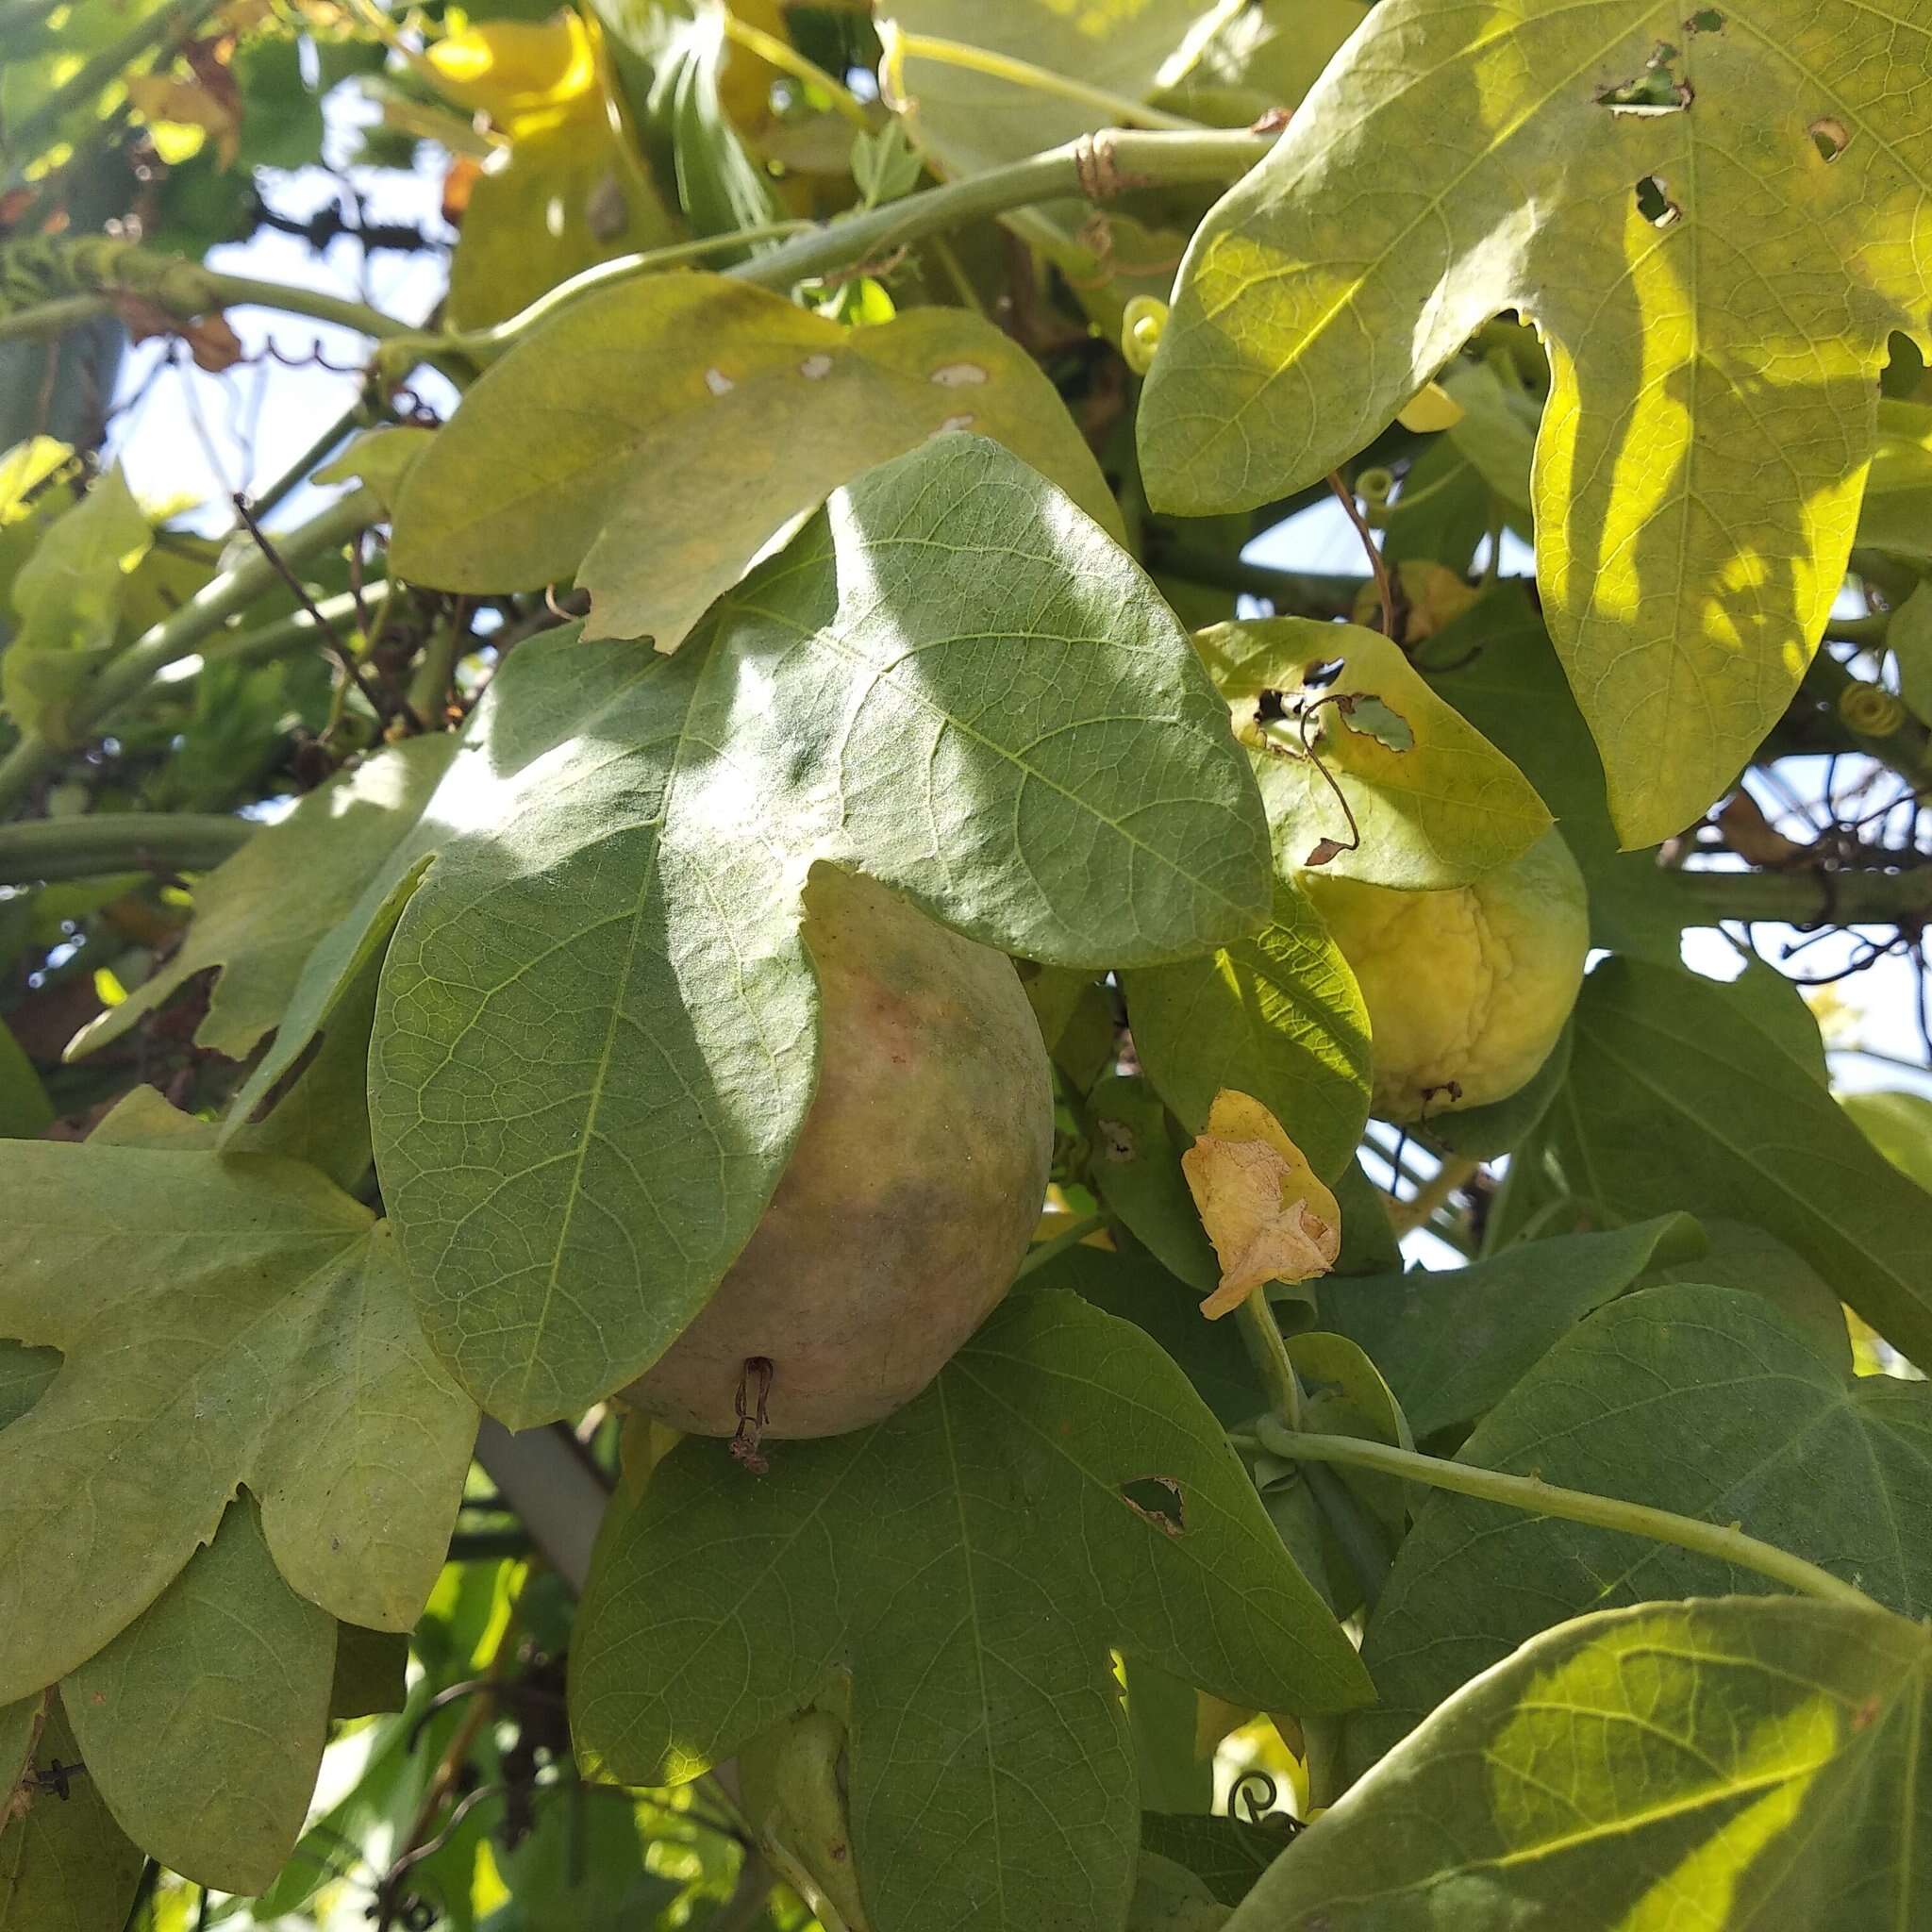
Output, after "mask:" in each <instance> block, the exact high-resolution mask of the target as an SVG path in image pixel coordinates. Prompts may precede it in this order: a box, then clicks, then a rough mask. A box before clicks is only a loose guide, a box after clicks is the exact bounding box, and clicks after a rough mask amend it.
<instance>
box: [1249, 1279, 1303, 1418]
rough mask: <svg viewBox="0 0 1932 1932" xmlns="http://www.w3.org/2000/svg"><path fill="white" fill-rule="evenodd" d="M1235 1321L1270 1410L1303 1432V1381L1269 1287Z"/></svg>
mask: <svg viewBox="0 0 1932 1932" xmlns="http://www.w3.org/2000/svg"><path fill="white" fill-rule="evenodd" d="M1234 1318H1235V1320H1236V1321H1237V1322H1238V1323H1239V1324H1241V1340H1242V1341H1244V1342H1246V1344H1247V1348H1248V1354H1249V1356H1250V1357H1252V1358H1253V1360H1254V1364H1255V1368H1256V1371H1257V1373H1258V1374H1259V1375H1260V1377H1261V1387H1262V1389H1263V1390H1264V1391H1266V1393H1267V1396H1268V1407H1270V1408H1272V1409H1273V1410H1274V1413H1275V1415H1276V1416H1278V1417H1279V1418H1280V1420H1281V1423H1282V1424H1283V1426H1285V1427H1287V1428H1290V1429H1299V1428H1300V1427H1301V1425H1302V1385H1301V1378H1300V1377H1299V1376H1298V1375H1297V1374H1295V1372H1294V1364H1293V1363H1292V1362H1291V1361H1290V1360H1289V1358H1288V1344H1287V1343H1286V1342H1285V1341H1282V1339H1281V1324H1280V1323H1278V1322H1277V1321H1276V1320H1275V1319H1274V1307H1273V1305H1272V1304H1271V1303H1270V1301H1269V1299H1268V1290H1267V1288H1266V1286H1265V1285H1264V1286H1262V1287H1259V1288H1256V1289H1251V1290H1250V1291H1249V1292H1248V1297H1247V1299H1246V1300H1245V1301H1244V1302H1242V1303H1241V1306H1240V1307H1237V1308H1236V1309H1235V1311H1234Z"/></svg>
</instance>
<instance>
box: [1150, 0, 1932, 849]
mask: <svg viewBox="0 0 1932 1932" xmlns="http://www.w3.org/2000/svg"><path fill="white" fill-rule="evenodd" d="M1928 47H1932V21H1928V20H1927V19H1925V18H1924V17H1923V16H1921V15H1919V14H1918V13H1917V12H1916V10H1915V9H1907V10H1905V12H1904V13H1902V14H1899V13H1884V12H1876V11H1873V10H1872V9H1870V8H1865V7H1863V6H1862V5H1860V4H1858V0H1827V4H1824V5H1817V4H1812V0H1753V4H1751V5H1748V6H1745V5H1722V6H1717V7H1713V8H1706V9H1702V10H1700V11H1698V12H1695V13H1690V14H1688V15H1687V11H1686V9H1685V8H1682V7H1676V6H1671V7H1663V6H1654V7H1644V8H1634V9H1633V8H1630V7H1628V6H1626V5H1624V4H1620V0H1586V4H1583V5H1577V4H1574V0H1524V4H1517V5H1509V6H1503V5H1495V4H1485V5H1479V6H1474V7H1472V6H1468V5H1465V4H1463V0H1396V4H1393V5H1384V6H1381V7H1378V8H1375V9H1374V13H1373V14H1372V15H1371V17H1370V19H1369V21H1368V23H1367V25H1365V26H1364V27H1363V28H1362V30H1361V31H1360V32H1359V33H1357V35H1356V37H1355V38H1354V39H1353V40H1352V41H1351V42H1350V43H1349V45H1348V47H1347V49H1346V50H1345V51H1344V53H1343V55H1342V57H1341V58H1339V59H1338V60H1337V61H1335V62H1334V63H1333V64H1332V65H1331V66H1330V67H1329V68H1328V70H1327V71H1326V73H1325V74H1324V76H1323V77H1322V79H1321V80H1320V81H1319V82H1318V83H1317V84H1316V86H1315V88H1314V90H1313V91H1312V92H1310V94H1309V96H1308V99H1307V103H1306V105H1305V107H1304V108H1303V110H1302V111H1301V112H1300V113H1298V114H1297V115H1296V117H1295V119H1294V122H1293V124H1292V125H1291V127H1290V129H1289V131H1288V133H1287V134H1286V136H1284V138H1283V140H1282V141H1281V142H1280V143H1279V145H1278V146H1277V147H1276V148H1275V149H1274V151H1273V152H1272V153H1271V154H1270V155H1269V157H1268V158H1267V159H1266V160H1265V161H1263V162H1262V163H1261V165H1260V166H1259V167H1258V168H1257V169H1256V171H1255V172H1254V173H1253V174H1252V175H1249V176H1248V178H1247V179H1246V180H1244V181H1243V182H1241V184H1240V185H1239V186H1237V187H1236V188H1235V189H1234V190H1233V191H1232V192H1230V193H1229V195H1228V196H1227V197H1226V198H1225V199H1224V201H1223V202H1222V203H1221V205H1220V206H1219V207H1218V208H1216V210H1215V211H1214V213H1213V214H1212V215H1210V216H1209V218H1208V222H1207V223H1206V225H1204V226H1203V227H1202V229H1201V230H1200V232H1199V233H1198V234H1197V235H1196V236H1195V238H1194V241H1193V242H1192V244H1191V247H1190V249H1189V253H1188V259H1187V262H1186V264H1185V265H1184V268H1183V271H1182V277H1181V288H1180V294H1179V299H1178V300H1177V301H1176V303H1175V305H1174V314H1173V317H1172V319H1171V321H1170V323H1169V325H1168V328H1167V331H1166V333H1165V335H1164V337H1163V339H1162V341H1161V347H1160V352H1159V355H1158V358H1157V359H1156V362H1155V366H1154V371H1153V374H1152V375H1151V376H1150V378H1149V381H1148V386H1147V391H1146V396H1145V401H1144V405H1143V408H1142V410H1141V458H1142V465H1143V468H1144V472H1145V475H1146V478H1147V486H1148V492H1149V496H1150V498H1151V500H1152V501H1153V502H1154V504H1155V505H1156V506H1157V507H1158V508H1166V509H1172V510H1178V511H1183V512H1187V513H1190V514H1195V515H1199V514H1206V513H1208V512H1212V511H1218V510H1225V509H1234V508H1248V507H1251V506H1254V505H1257V504H1261V503H1265V502H1268V501H1270V500H1272V499H1274V498H1275V497H1278V496H1280V495H1282V494H1284V493H1285V492H1287V491H1291V490H1292V489H1295V488H1297V487H1299V486H1300V485H1302V484H1305V483H1308V482H1311V481H1313V480H1315V479H1317V478H1319V477H1320V476H1321V475H1323V474H1324V472H1326V471H1329V470H1332V469H1333V468H1334V467H1335V466H1336V464H1337V463H1339V462H1341V460H1342V459H1344V458H1346V457H1348V456H1349V455H1350V454H1351V453H1353V452H1354V451H1357V450H1358V449H1360V448H1362V447H1363V446H1364V445H1365V444H1367V443H1368V442H1369V441H1371V440H1372V439H1373V438H1374V436H1376V435H1377V434H1378V433H1379V432H1380V431H1381V429H1382V428H1383V427H1384V425H1387V424H1388V423H1389V421H1390V420H1391V418H1392V417H1393V416H1394V415H1395V413H1396V411H1397V410H1398V409H1400V408H1401V407H1402V406H1403V404H1404V403H1405V402H1406V401H1407V398H1408V397H1409V396H1410V395H1411V394H1412V393H1413V392H1414V391H1416V390H1417V389H1418V388H1420V387H1421V386H1422V385H1423V384H1424V382H1426V381H1428V380H1429V379H1430V378H1431V377H1432V376H1433V375H1436V374H1437V372H1438V370H1439V369H1440V368H1441V365H1442V364H1443V363H1445V362H1446V361H1448V360H1449V358H1451V357H1453V356H1454V355H1456V353H1457V350H1458V349H1460V348H1461V346H1462V344H1463V342H1464V341H1466V339H1467V338H1468V337H1469V336H1470V335H1471V333H1472V332H1473V331H1474V329H1476V328H1477V327H1478V326H1479V325H1481V324H1483V323H1484V322H1486V321H1487V320H1488V319H1489V318H1490V317H1491V316H1492V315H1495V314H1497V313H1499V312H1501V311H1503V310H1505V309H1513V310H1515V311H1517V312H1518V313H1519V314H1522V315H1524V316H1525V317H1530V318H1533V319H1534V320H1535V321H1536V323H1537V325H1538V326H1539V328H1540V329H1541V332H1542V335H1543V337H1544V340H1545V342H1546V343H1547V346H1548V348H1549V353H1550V364H1551V378H1552V390H1551V396H1550V401H1549V405H1548V407H1547V408H1546V410H1545V412H1544V416H1543V421H1542V425H1541V432H1540V435H1539V438H1538V442H1537V453H1536V468H1535V477H1534V486H1533V493H1534V497H1535V504H1536V538H1537V552H1538V564H1539V586H1540V589H1541V594H1542V600H1543V605H1544V608H1545V611H1546V612H1547V614H1548V616H1549V619H1550V624H1551V632H1552V635H1553V637H1554V638H1555V639H1556V641H1557V648H1558V650H1559V651H1560V652H1561V654H1562V656H1563V659H1564V665H1565V669H1566V670H1567V671H1568V673H1569V676H1570V681H1571V684H1572V686H1573V688H1574V690H1575V691H1576V694H1577V698H1578V702H1579V703H1580V704H1581V706H1582V708H1583V711H1584V714H1585V716H1586V717H1587V718H1588V720H1589V721H1590V724H1591V730H1592V732H1593V733H1594V734H1595V737H1596V740H1597V742H1598V744H1599V746H1600V747H1601V748H1602V751H1603V755H1604V761H1605V765H1606V768H1607V772H1608V775H1609V785H1610V799H1611V805H1612V809H1613V813H1614V817H1615V820H1616V824H1617V826H1618V829H1619V832H1620V835H1621V837H1622V838H1623V840H1624V842H1625V843H1626V844H1629V845H1645V844H1651V843H1654V842H1656V841H1657V840H1659V839H1662V838H1666V837H1669V836H1671V835H1673V834H1674V833H1676V832H1679V831H1681V830H1682V829H1683V827H1684V826H1685V825H1686V824H1689V823H1690V822H1691V821H1692V820H1693V819H1695V818H1696V817H1697V816H1698V815H1699V814H1700V813H1701V812H1702V811H1703V810H1704V809H1705V808H1706V807H1707V805H1708V804H1709V802H1710V801H1711V799H1712V798H1713V797H1714V796H1716V795H1717V794H1718V792H1720V791H1722V790H1723V789H1724V787H1725V786H1726V785H1728V784H1729V783H1730V782H1731V780H1732V778H1733V777H1734V775H1735V774H1736V772H1737V769H1738V767H1739V766H1740V764H1741V763H1742V762H1743V760H1744V759H1745V758H1748V757H1749V756H1750V754H1751V753H1752V752H1753V751H1754V750H1755V749H1756V748H1757V744H1758V742H1759V741H1760V740H1761V739H1762V738H1763V736H1764V734H1765V733H1766V731H1768V730H1769V729H1770V727H1771V726H1772V725H1773V724H1774V723H1775V722H1776V720H1777V718H1778V717H1779V715H1780V714H1781V713H1782V711H1783V710H1784V708H1785V706H1786V704H1787V702H1788V701H1789V699H1790V695H1791V693H1792V691H1794V690H1795V688H1796V685H1797V681H1798V678H1799V676H1800V675H1801V674H1802V672H1803V670H1804V667H1805V664H1806V662H1807V658H1809V656H1810V653H1811V651H1812V650H1813V649H1814V648H1815V647H1816V644H1817V642H1818V640H1819V638H1820V636H1821V634H1822V633H1823V630H1824V624H1825V620H1826V618H1827V616H1828V614H1829V611H1830V608H1831V603H1832V599H1833V597H1834V596H1835V594H1836V593H1837V591H1838V587H1839V584H1840V579H1841V576H1842V574H1843V570H1844V566H1845V560H1846V558H1847V555H1848V553H1849V550H1850V546H1851V541H1852V536H1853V529H1854V525H1855V524H1856V522H1857V511H1858V503H1859V496H1860V493H1861V491H1862V489H1863V485H1864V476H1865V471H1866V466H1867V464H1868V462H1869V461H1870V459H1871V457H1872V454H1873V450H1874V441H1875V438H1876V433H1877V425H1876V408H1877V401H1878V390H1877V377H1878V374H1879V371H1880V369H1881V368H1882V367H1883V366H1884V363H1885V360H1886V357H1887V354H1888V340H1889V337H1890V333H1891V332H1892V331H1894V330H1906V331H1914V330H1916V331H1918V332H1919V340H1920V341H1924V312H1925V308H1926V304H1927V299H1928V295H1932V280H1928V276H1927V271H1926V266H1925V256H1924V250H1923V248H1921V247H1919V246H1918V245H1916V243H1915V242H1914V239H1913V238H1914V237H1916V236H1918V235H1919V234H1920V233H1921V231H1922V229H1923V225H1924V184H1925V181H1926V179H1927V178H1928V175H1932V135H1928V134H1927V132H1926V130H1927V128H1928V126H1932V117H1928V114H1927V112H1926V106H1927V102H1928V100H1932V82H1928V81H1927V79H1926V73H1927V60H1926V55H1927V51H1928Z"/></svg>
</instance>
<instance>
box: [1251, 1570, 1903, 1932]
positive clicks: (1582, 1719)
mask: <svg viewBox="0 0 1932 1932" xmlns="http://www.w3.org/2000/svg"><path fill="white" fill-rule="evenodd" d="M1928 1674H1932V1638H1928V1636H1927V1634H1926V1632H1925V1631H1924V1630H1923V1629H1917V1628H1914V1627H1913V1626H1912V1625H1911V1624H1907V1623H1904V1622H1902V1621H1900V1620H1899V1619H1898V1618H1896V1617H1891V1616H1888V1615H1886V1614H1885V1613H1884V1612H1882V1611H1880V1610H1877V1609H1873V1610H1869V1611H1865V1610H1858V1609H1856V1608H1847V1607H1840V1606H1839V1605H1836V1604H1823V1603H1814V1602H1811V1601H1808V1600H1805V1599H1790V1598H1774V1599H1771V1600H1764V1599H1750V1598H1726V1599H1722V1600H1719V1601H1717V1602H1709V1603H1689V1604H1646V1605H1642V1606H1641V1607H1637V1608H1633V1609H1620V1610H1609V1611H1606V1612H1604V1613H1602V1614H1599V1615H1596V1616H1590V1617H1583V1618H1580V1619H1578V1620H1577V1621H1576V1622H1574V1623H1571V1624H1563V1625H1562V1626H1561V1627H1560V1628H1558V1629H1555V1630H1552V1631H1550V1632H1548V1633H1547V1634H1546V1635H1544V1636H1541V1637H1539V1638H1537V1639H1536V1640H1535V1641H1532V1642H1530V1643H1527V1644H1525V1645H1524V1647H1523V1648H1522V1649H1521V1650H1519V1651H1517V1652H1516V1654H1515V1655H1514V1656H1513V1657H1510V1658H1509V1660H1508V1661H1507V1663H1505V1664H1504V1665H1502V1666H1501V1667H1500V1668H1498V1669H1496V1670H1493V1671H1491V1672H1490V1673H1489V1674H1488V1675H1486V1676H1484V1677H1482V1678H1480V1679H1479V1680H1478V1681H1476V1682H1475V1683H1474V1684H1471V1685H1470V1686H1469V1687H1468V1688H1467V1689H1466V1690H1464V1691H1462V1692H1460V1693H1459V1694H1458V1695H1457V1697H1456V1698H1454V1699H1453V1700H1452V1701H1451V1702H1450V1703H1448V1704H1446V1705H1445V1706H1443V1707H1442V1708H1441V1709H1440V1710H1438V1711H1436V1712H1435V1714H1434V1715H1433V1716H1431V1717H1430V1718H1429V1719H1428V1721H1427V1722H1426V1723H1425V1724H1424V1725H1423V1726H1422V1728H1421V1729H1419V1730H1417V1731H1416V1732H1415V1733H1414V1734H1413V1735H1412V1736H1411V1737H1410V1738H1409V1739H1408V1740H1407V1741H1406V1742H1405V1743H1404V1744H1403V1745H1401V1746H1400V1747H1399V1748H1398V1749H1397V1750H1395V1751H1394V1752H1392V1753H1391V1755H1390V1756H1389V1757H1387V1758H1386V1759H1384V1760H1383V1762H1382V1763H1381V1764H1380V1765H1378V1766H1377V1767H1376V1768H1375V1769H1374V1771H1373V1772H1371V1773H1370V1774H1369V1775H1368V1776H1367V1777H1365V1778H1364V1779H1363V1780H1362V1781H1361V1782H1360V1783H1359V1784H1358V1785H1357V1786H1356V1787H1355V1789H1354V1790H1351V1791H1350V1792H1348V1793H1347V1794H1346V1795H1345V1796H1344V1797H1343V1798H1342V1799H1341V1803H1340V1804H1338V1805H1336V1806H1335V1807H1334V1808H1333V1809H1331V1810H1330V1811H1328V1812H1326V1813H1325V1814H1324V1816H1323V1817H1321V1818H1320V1819H1318V1820H1317V1821H1316V1822H1315V1824H1312V1825H1311V1826H1310V1827H1309V1828H1308V1829H1307V1831H1306V1832H1305V1833H1303V1834H1302V1836H1301V1837H1300V1838H1298V1839H1297V1840H1295V1842H1294V1844H1293V1845H1292V1846H1291V1848H1290V1849H1289V1851H1288V1852H1287V1853H1285V1854H1284V1855H1283V1857H1281V1858H1280V1859H1279V1860H1278V1861H1277V1862H1276V1864H1275V1865H1274V1867H1273V1868H1272V1869H1271V1870H1270V1871H1269V1872H1268V1873H1267V1874H1266V1875H1265V1876H1264V1877H1263V1878H1262V1879H1261V1881H1260V1883H1259V1884H1258V1885H1257V1887H1256V1888H1255V1890H1254V1892H1253V1894H1252V1895H1251V1897H1250V1898H1249V1899H1248V1900H1247V1902H1246V1903H1245V1904H1244V1905H1242V1906H1241V1907H1240V1908H1239V1909H1238V1910H1237V1911H1236V1913H1235V1915H1234V1917H1233V1918H1232V1919H1231V1920H1229V1922H1228V1925H1229V1928H1230V1932H1440V1928H1442V1927H1445V1926H1463V1925H1469V1926H1477V1925H1481V1926H1491V1925H1493V1926H1504V1925H1509V1926H1516V1925H1522V1926H1529V1925H1542V1924H1566V1925H1576V1926H1579V1927H1581V1926H1590V1927H1598V1926H1601V1927H1606V1928H1607V1927H1611V1926H1616V1927H1620V1928H1621V1927H1631V1928H1635V1927H1639V1926H1642V1927H1649V1926H1653V1925H1655V1926H1659V1927H1661V1926H1665V1925H1670V1926H1686V1927H1695V1928H1697V1932H1745V1928H1747V1927H1768V1926H1774V1925H1777V1926H1785V1925H1790V1926H1798V1925H1817V1926H1825V1925H1831V1926H1840V1925H1842V1926H1847V1927H1849V1926H1854V1925H1858V1926H1878V1925H1887V1926H1895V1927H1899V1928H1904V1927H1907V1926H1914V1925H1918V1924H1923V1923H1924V1917H1925V1910H1926V1905H1927V1899H1928V1895H1932V1894H1928V1881H1927V1878H1926V1876H1925V1874H1926V1873H1927V1871H1928V1869H1932V1865H1928V1855H1932V1810H1928V1800H1927V1797H1926V1792H1927V1790H1928V1787H1932V1780H1928V1776H1927V1773H1928V1771H1932V1767H1928V1766H1927V1765H1926V1764H1925V1763H1924V1757H1925V1753H1926V1745H1925V1740H1924V1725H1923V1723H1922V1713H1923V1710H1924V1703H1925V1696H1926V1688H1927V1676H1928Z"/></svg>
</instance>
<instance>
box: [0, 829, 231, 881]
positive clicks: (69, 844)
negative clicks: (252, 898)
mask: <svg viewBox="0 0 1932 1932" xmlns="http://www.w3.org/2000/svg"><path fill="white" fill-rule="evenodd" d="M258 829H259V827H258V826H257V825H255V824H252V823H250V821H249V820H247V819H238V818H227V817H223V816H220V815H218V814H215V813H212V812H183V811H121V812H100V813H97V814H95V815H94V816H92V817H91V818H74V819H25V820H23V821H22V822H21V823H20V824H11V825H0V886H31V885H36V884H39V883H41V882H42V881H45V880H49V879H86V878H105V877H108V876H111V875H112V874H115V873H120V872H153V873H176V872H207V871H208V869H209V868H210V867H211V866H217V865H219V864H220V863H221V862H222V860H223V859H225V858H227V857H228V856H229V854H230V853H233V852H239V851H240V850H241V849H242V846H243V845H245V844H246V843H247V842H248V841H249V840H250V839H252V838H253V837H254V836H255V834H256V832H257V831H258Z"/></svg>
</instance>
